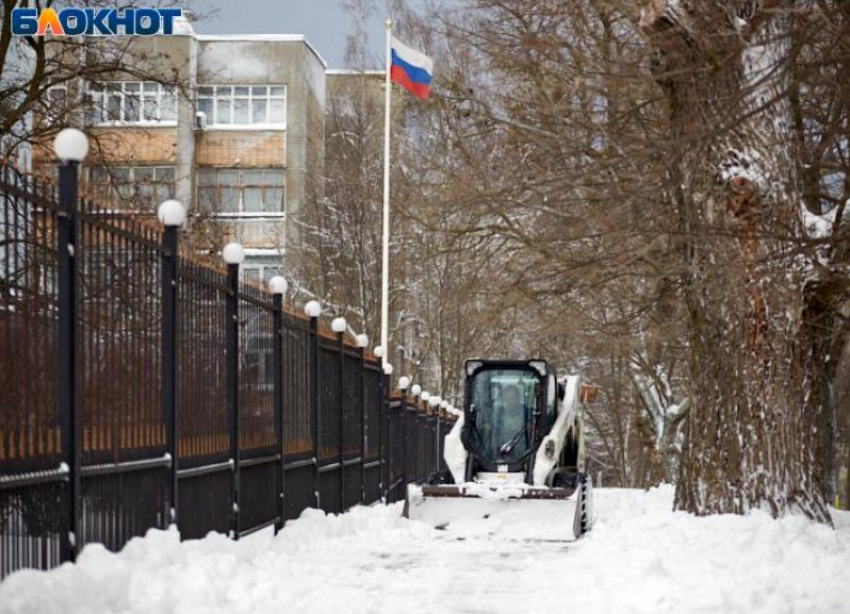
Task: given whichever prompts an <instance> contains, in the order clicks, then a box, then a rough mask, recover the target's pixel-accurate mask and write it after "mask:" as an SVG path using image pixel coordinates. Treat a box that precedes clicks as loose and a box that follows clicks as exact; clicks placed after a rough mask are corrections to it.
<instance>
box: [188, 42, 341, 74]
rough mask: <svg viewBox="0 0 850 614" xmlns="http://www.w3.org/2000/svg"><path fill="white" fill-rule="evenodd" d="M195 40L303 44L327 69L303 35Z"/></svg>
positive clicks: (323, 59)
mask: <svg viewBox="0 0 850 614" xmlns="http://www.w3.org/2000/svg"><path fill="white" fill-rule="evenodd" d="M195 40H198V41H201V42H207V41H233V42H248V43H250V42H259V43H304V44H305V45H307V48H308V49H310V51H312V52H313V55H315V56H316V57H317V58H318V59H319V61H320V62H321V63H322V66H324V67H325V68H327V67H328V63H327V62H326V61H325V58H323V57H322V54H320V53H319V52H318V51H317V50H316V48H315V47H314V46H313V45H312V44H311V43H310V41H308V40H307V37H306V36H304V35H303V34H196V35H195Z"/></svg>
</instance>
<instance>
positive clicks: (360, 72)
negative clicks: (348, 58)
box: [325, 68, 384, 76]
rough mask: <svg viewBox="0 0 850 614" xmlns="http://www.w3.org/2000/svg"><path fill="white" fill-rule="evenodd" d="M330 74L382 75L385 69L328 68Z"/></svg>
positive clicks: (327, 71)
mask: <svg viewBox="0 0 850 614" xmlns="http://www.w3.org/2000/svg"><path fill="white" fill-rule="evenodd" d="M325 72H326V73H327V74H329V75H382V76H383V74H384V71H383V70H354V69H352V68H328V69H327V70H326V71H325Z"/></svg>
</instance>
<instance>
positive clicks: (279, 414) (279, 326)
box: [269, 275, 287, 535]
mask: <svg viewBox="0 0 850 614" xmlns="http://www.w3.org/2000/svg"><path fill="white" fill-rule="evenodd" d="M286 289H287V283H286V279H284V278H283V277H281V276H280V275H275V276H274V277H272V278H271V279H270V280H269V291H270V292H271V293H272V304H273V306H274V311H273V312H272V329H273V331H274V332H273V334H272V343H273V345H274V354H273V356H272V362H273V366H272V369H274V415H275V429H276V431H277V439H276V442H275V445H276V447H277V454H278V456H279V458H278V461H277V522H275V524H274V532H275V535H276V534H277V533H278V531H280V530H281V529H282V528H283V522H284V518H285V517H286V508H285V506H284V497H285V496H286V469H285V465H286V450H285V449H284V442H285V439H284V437H283V383H284V382H283V338H284V335H283V296H284V294H286Z"/></svg>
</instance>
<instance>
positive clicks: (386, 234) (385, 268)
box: [381, 19, 393, 365]
mask: <svg viewBox="0 0 850 614" xmlns="http://www.w3.org/2000/svg"><path fill="white" fill-rule="evenodd" d="M384 25H385V26H386V29H387V50H386V68H387V70H386V75H385V81H384V226H383V236H382V244H381V348H382V349H383V357H382V358H381V363H382V365H386V364H387V357H388V356H389V354H390V348H389V347H388V346H387V336H388V330H387V329H388V326H389V319H390V277H389V276H390V94H391V92H392V83H391V82H390V68H391V65H392V42H391V36H392V34H391V32H392V27H393V21H392V19H387V21H386V22H385V24H384Z"/></svg>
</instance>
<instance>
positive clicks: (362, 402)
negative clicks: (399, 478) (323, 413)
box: [357, 333, 369, 503]
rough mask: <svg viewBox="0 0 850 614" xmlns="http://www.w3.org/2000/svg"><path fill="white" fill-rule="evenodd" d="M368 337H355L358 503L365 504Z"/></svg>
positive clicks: (362, 335)
mask: <svg viewBox="0 0 850 614" xmlns="http://www.w3.org/2000/svg"><path fill="white" fill-rule="evenodd" d="M368 345H369V337H367V336H366V335H364V334H362V333H361V334H359V335H357V353H358V354H359V356H360V395H359V396H360V399H359V401H358V405H359V406H360V503H366V346H368Z"/></svg>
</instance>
